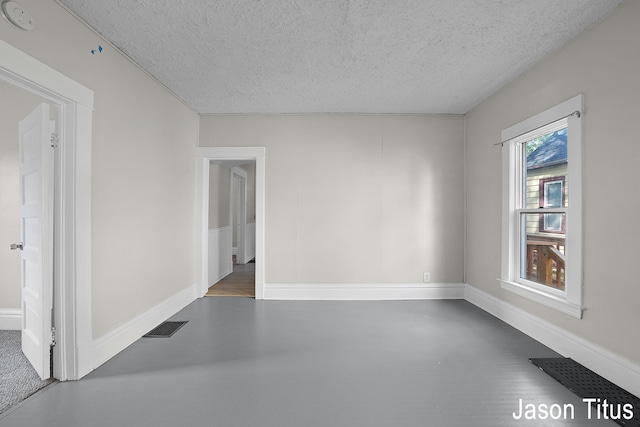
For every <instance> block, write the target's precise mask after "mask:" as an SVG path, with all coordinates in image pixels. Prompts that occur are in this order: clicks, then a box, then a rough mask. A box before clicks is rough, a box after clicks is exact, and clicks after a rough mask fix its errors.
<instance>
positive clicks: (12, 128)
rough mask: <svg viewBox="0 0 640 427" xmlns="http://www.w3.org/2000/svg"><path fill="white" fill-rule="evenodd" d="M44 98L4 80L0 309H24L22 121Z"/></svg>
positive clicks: (0, 96)
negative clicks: (16, 245) (17, 247)
mask: <svg viewBox="0 0 640 427" xmlns="http://www.w3.org/2000/svg"><path fill="white" fill-rule="evenodd" d="M43 101H44V100H43V99H41V98H40V97H38V96H36V95H33V94H31V93H29V92H27V91H25V90H23V89H19V88H17V87H15V86H11V85H9V84H7V83H5V82H1V81H0V309H3V308H11V309H20V308H21V306H22V303H21V302H20V294H21V286H20V282H21V273H20V251H12V250H9V245H10V244H11V243H17V242H19V241H20V193H19V190H20V177H19V173H18V122H20V120H22V119H23V118H24V117H26V116H27V114H29V113H30V112H31V111H33V109H34V108H36V106H37V105H38V104H40V103H41V102H43Z"/></svg>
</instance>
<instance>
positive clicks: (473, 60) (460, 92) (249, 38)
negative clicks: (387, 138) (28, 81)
mask: <svg viewBox="0 0 640 427" xmlns="http://www.w3.org/2000/svg"><path fill="white" fill-rule="evenodd" d="M57 1H58V2H59V3H62V4H63V5H65V6H66V7H67V8H69V9H70V10H72V11H73V12H75V13H76V14H77V15H78V16H79V17H80V18H82V19H83V20H85V21H86V22H87V23H88V24H89V25H90V26H91V27H93V28H94V29H95V30H97V31H98V32H99V33H100V34H102V35H103V36H104V37H105V38H106V39H108V40H109V41H110V42H111V43H113V44H114V45H115V46H117V47H118V48H119V49H120V50H122V51H123V52H124V53H125V54H127V55H128V56H129V57H131V58H132V59H133V61H135V62H136V63H138V64H139V65H140V66H141V67H142V68H144V69H145V70H147V71H148V72H149V73H150V74H152V75H153V76H155V77H156V78H157V79H158V80H159V81H160V82H162V83H163V84H164V85H165V86H167V87H168V88H169V89H170V90H171V91H173V92H174V93H175V94H176V95H177V96H178V97H180V98H181V99H182V100H183V101H184V102H185V103H186V104H188V105H190V106H191V107H192V108H194V109H195V110H196V111H198V112H200V113H453V114H461V113H466V112H467V111H469V110H470V109H471V108H472V107H474V106H475V105H477V104H478V103H479V102H481V101H482V100H484V99H485V98H486V97H487V96H489V95H491V94H492V93H494V92H495V91H496V90H498V89H499V88H501V87H502V86H504V85H505V84H506V83H507V82H509V81H510V80H512V79H514V78H515V77H517V76H518V75H520V74H521V73H523V72H524V71H526V70H527V69H528V68H530V67H531V66H532V65H534V64H535V63H536V62H538V61H539V60H541V59H542V58H544V57H545V56H547V55H548V54H549V53H551V52H552V51H554V50H555V49H557V48H558V47H560V46H561V45H563V44H564V43H566V42H567V41H568V40H569V39H571V38H572V37H574V36H576V35H577V34H578V33H580V32H581V31H582V30H584V29H585V28H586V27H587V26H588V25H590V24H592V23H593V22H595V21H597V20H598V19H600V18H602V17H603V16H604V15H606V14H607V13H609V12H610V11H611V10H612V9H613V8H614V7H615V6H617V5H618V4H620V3H621V2H622V0H395V1H392V0H100V1H86V0H57Z"/></svg>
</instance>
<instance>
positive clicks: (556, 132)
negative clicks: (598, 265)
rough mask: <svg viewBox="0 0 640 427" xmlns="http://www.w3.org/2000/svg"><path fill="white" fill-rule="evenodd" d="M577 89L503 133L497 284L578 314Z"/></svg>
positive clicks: (579, 138)
mask: <svg viewBox="0 0 640 427" xmlns="http://www.w3.org/2000/svg"><path fill="white" fill-rule="evenodd" d="M581 111H582V95H579V96H577V97H575V98H572V99H570V100H568V101H566V102H564V103H562V104H560V105H558V106H556V107H553V108H551V109H549V110H547V111H544V112H542V113H540V114H538V115H536V116H533V117H531V118H529V119H527V120H525V121H523V122H520V123H518V124H516V125H514V126H511V127H510V128H507V129H505V130H504V131H503V132H502V141H503V148H502V150H503V156H502V158H503V191H502V198H503V200H502V207H503V221H502V227H503V229H502V269H501V277H500V282H501V283H502V287H503V288H505V289H507V290H510V291H513V292H516V293H518V294H520V295H522V296H524V297H526V298H530V299H533V300H535V301H537V302H540V303H541V304H545V305H547V306H550V307H553V308H556V309H558V310H561V311H563V312H565V313H567V314H570V315H573V316H575V317H581V316H582V262H581V261H582V236H581V231H582V230H581V229H582V218H581V215H582V208H581V203H582V195H581V181H582V127H581V119H580V115H581Z"/></svg>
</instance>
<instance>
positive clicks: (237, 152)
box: [196, 147, 266, 299]
mask: <svg viewBox="0 0 640 427" xmlns="http://www.w3.org/2000/svg"><path fill="white" fill-rule="evenodd" d="M265 153H266V150H265V148H264V147H199V148H198V149H197V156H198V159H197V182H196V203H197V207H196V215H197V217H196V244H197V247H196V257H197V259H196V263H197V265H196V278H197V283H198V284H197V291H198V294H197V295H198V297H202V296H204V294H206V293H207V289H208V285H209V284H208V277H209V263H208V257H209V245H208V233H209V163H210V162H211V160H254V161H255V162H256V299H264V256H265V246H264V226H265Z"/></svg>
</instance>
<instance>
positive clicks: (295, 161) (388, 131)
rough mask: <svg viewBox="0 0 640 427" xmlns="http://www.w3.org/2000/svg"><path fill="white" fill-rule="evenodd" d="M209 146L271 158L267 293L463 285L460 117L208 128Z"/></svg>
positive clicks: (322, 118) (319, 119)
mask: <svg viewBox="0 0 640 427" xmlns="http://www.w3.org/2000/svg"><path fill="white" fill-rule="evenodd" d="M200 125H201V126H200V145H202V146H264V147H266V166H265V169H266V176H265V182H266V184H265V185H266V213H265V217H266V230H265V234H266V263H265V265H266V282H267V283H417V282H422V273H423V272H424V271H429V272H431V275H432V281H433V282H452V283H460V282H462V281H463V232H464V227H463V226H464V219H463V218H464V213H463V208H464V206H463V205H464V196H463V181H464V180H463V176H464V173H463V140H464V119H463V118H462V117H459V116H419V115H416V116H367V115H363V116H358V115H311V116H286V115H280V116H258V115H257V116H203V117H201V119H200Z"/></svg>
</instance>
